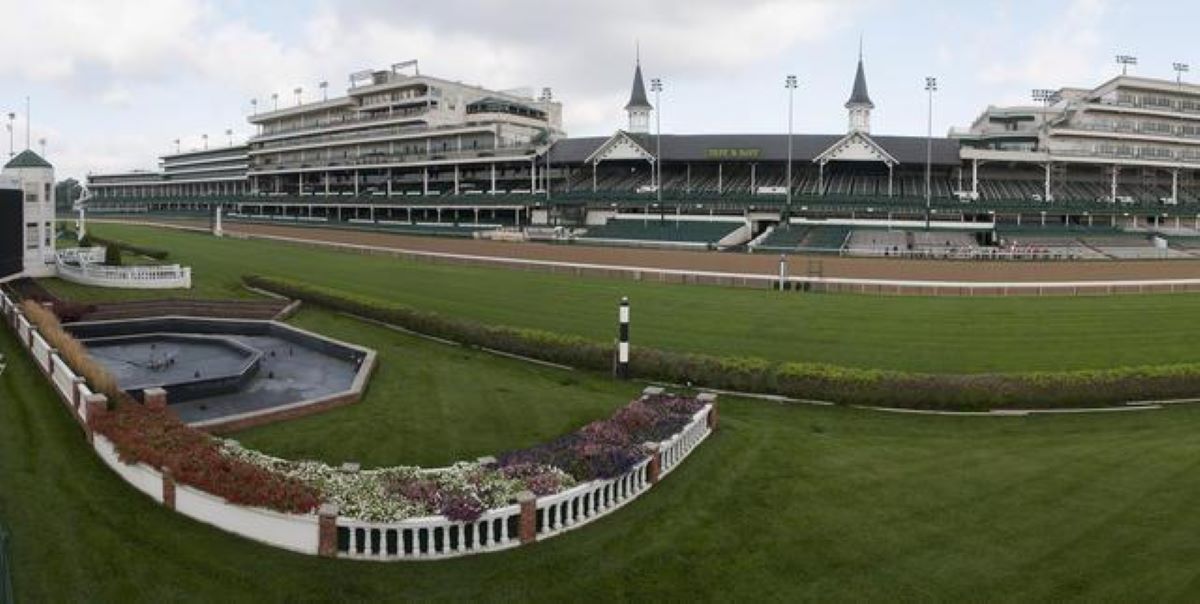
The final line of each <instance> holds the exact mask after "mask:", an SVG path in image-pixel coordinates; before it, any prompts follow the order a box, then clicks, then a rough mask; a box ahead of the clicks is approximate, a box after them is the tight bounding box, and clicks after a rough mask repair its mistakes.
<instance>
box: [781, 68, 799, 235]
mask: <svg viewBox="0 0 1200 604" xmlns="http://www.w3.org/2000/svg"><path fill="white" fill-rule="evenodd" d="M798 85H799V82H798V80H797V79H796V76H794V75H789V76H787V78H786V79H785V80H784V87H785V88H787V91H788V137H787V202H786V203H785V205H784V208H783V220H782V222H783V228H785V229H790V228H791V224H792V118H793V117H794V115H795V112H794V111H793V109H792V107H793V105H792V100H793V99H792V97H794V96H795V94H796V86H798Z"/></svg>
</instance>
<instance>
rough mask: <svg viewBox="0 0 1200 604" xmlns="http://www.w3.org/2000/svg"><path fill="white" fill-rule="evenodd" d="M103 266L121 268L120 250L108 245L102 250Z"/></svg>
mask: <svg viewBox="0 0 1200 604" xmlns="http://www.w3.org/2000/svg"><path fill="white" fill-rule="evenodd" d="M104 265H105V266H121V248H119V247H117V246H115V245H109V246H107V247H105V248H104Z"/></svg>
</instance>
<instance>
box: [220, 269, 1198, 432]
mask: <svg viewBox="0 0 1200 604" xmlns="http://www.w3.org/2000/svg"><path fill="white" fill-rule="evenodd" d="M243 279H244V281H245V282H246V283H247V284H248V285H250V286H253V287H257V288H259V289H264V290H267V291H271V292H274V293H277V294H280V295H284V296H287V297H289V298H294V299H301V300H304V301H305V302H308V303H311V304H315V305H318V306H323V307H326V308H331V309H335V310H340V311H344V312H347V313H350V314H353V315H358V316H361V317H366V318H370V319H376V320H379V321H383V322H387V323H391V324H393V325H398V326H400V327H403V328H405V329H409V330H412V331H416V332H419V333H423V334H428V335H433V336H437V337H440V338H445V339H448V340H453V341H455V342H459V343H462V344H466V345H470V346H477V347H485V348H492V349H496V350H501V351H504V352H509V353H514V354H519V355H523V356H527V357H531V358H535V359H540V360H544V361H550V362H553V363H561V364H565V365H570V366H572V367H577V368H580V369H590V370H594V371H609V370H610V369H611V368H612V359H613V353H614V346H613V345H612V344H605V343H600V342H595V341H592V340H587V339H584V338H580V337H577V336H567V335H561V334H556V333H552V332H548V331H542V330H538V329H519V328H514V327H498V326H492V325H486V324H483V323H479V322H476V321H471V320H466V319H460V318H452V317H446V316H443V315H439V314H437V313H432V312H425V311H419V310H415V309H413V308H409V307H405V306H402V305H398V304H391V303H383V302H380V301H378V300H374V299H369V298H363V297H358V296H354V295H352V294H347V293H344V292H341V291H337V290H333V289H329V288H324V287H319V286H314V285H311V284H307V283H303V282H300V281H295V280H291V279H281V278H275V277H264V276H259V275H250V276H246V277H244V278H243ZM630 369H631V371H632V373H633V375H634V376H636V377H641V378H646V379H652V380H662V381H667V382H674V383H679V384H685V383H689V382H690V383H692V384H695V385H699V386H705V387H709V388H716V389H723V390H736V391H743V392H756V393H763V394H781V395H784V396H789V397H795V398H804V399H815V400H823V401H832V402H836V403H841V404H855V405H874V406H886V407H903V408H911V409H945V410H959V411H980V410H990V409H1002V408H1023V409H1035V408H1056V407H1091V406H1103V405H1120V404H1124V403H1126V402H1129V401H1134V400H1147V399H1173V398H1187V397H1192V396H1197V395H1200V363H1185V364H1174V365H1158V366H1142V367H1121V368H1116V369H1104V370H1079V371H1046V372H1025V373H980V374H941V373H913V372H904V371H890V370H888V371H885V370H872V369H859V368H853V367H840V366H835V365H828V364H821V363H796V362H780V361H769V360H765V359H760V358H745V357H716V356H710V355H700V354H688V353H680V352H672V351H666V350H658V349H654V348H648V347H644V346H636V345H635V346H633V347H632V349H631V351H630Z"/></svg>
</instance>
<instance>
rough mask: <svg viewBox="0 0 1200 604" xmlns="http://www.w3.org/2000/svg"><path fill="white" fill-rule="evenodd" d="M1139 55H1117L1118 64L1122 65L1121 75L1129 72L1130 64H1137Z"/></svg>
mask: <svg viewBox="0 0 1200 604" xmlns="http://www.w3.org/2000/svg"><path fill="white" fill-rule="evenodd" d="M1137 64H1138V60H1137V57H1135V56H1132V55H1117V65H1120V66H1121V75H1128V74H1129V66H1130V65H1137Z"/></svg>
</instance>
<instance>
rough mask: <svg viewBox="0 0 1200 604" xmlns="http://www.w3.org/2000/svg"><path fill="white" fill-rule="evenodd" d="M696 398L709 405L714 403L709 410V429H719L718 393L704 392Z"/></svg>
mask: <svg viewBox="0 0 1200 604" xmlns="http://www.w3.org/2000/svg"><path fill="white" fill-rule="evenodd" d="M696 400H698V401H700V402H702V403H707V404H709V405H712V407H711V408H710V409H709V410H708V429H709V430H716V429H717V395H716V394H713V393H712V392H702V393H700V394H699V395H698V396H697V397H696Z"/></svg>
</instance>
